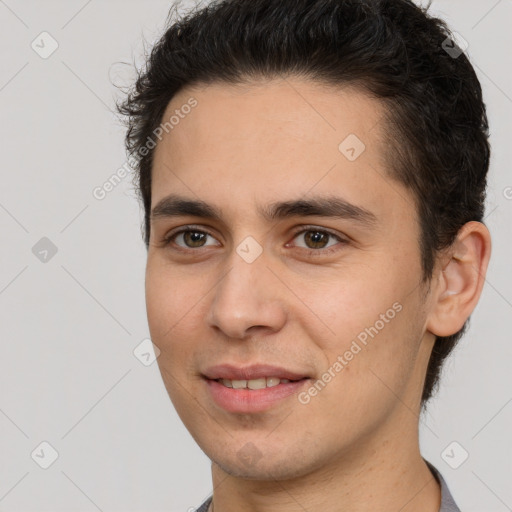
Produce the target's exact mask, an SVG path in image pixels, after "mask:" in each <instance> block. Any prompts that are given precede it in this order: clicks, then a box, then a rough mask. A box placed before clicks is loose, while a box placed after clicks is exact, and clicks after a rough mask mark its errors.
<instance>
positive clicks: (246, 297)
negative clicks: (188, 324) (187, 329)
mask: <svg viewBox="0 0 512 512" xmlns="http://www.w3.org/2000/svg"><path fill="white" fill-rule="evenodd" d="M264 254H265V253H262V254H261V255H260V256H259V257H258V258H257V259H256V260H255V261H253V262H252V263H248V262H246V261H244V259H242V258H241V257H240V256H239V255H238V254H237V253H236V252H235V251H233V255H232V257H231V258H230V260H229V263H228V270H227V271H226V274H225V275H224V277H222V278H221V280H220V281H219V283H218V284H217V286H216V287H215V290H214V292H213V298H212V302H211V304H210V308H209V311H208V314H207V322H208V324H209V326H210V327H212V328H214V329H218V330H220V331H222V333H223V334H224V335H225V336H226V337H228V338H230V339H244V338H246V337H248V336H251V335H256V334H260V331H261V333H265V332H267V333H273V332H277V331H279V330H280V329H281V328H282V327H283V325H284V324H285V322H286V308H285V303H284V298H285V290H283V285H282V283H281V282H280V281H279V280H278V279H277V278H276V276H275V275H274V274H273V273H272V271H271V270H270V269H269V268H267V263H268V262H267V261H266V258H265V256H264Z"/></svg>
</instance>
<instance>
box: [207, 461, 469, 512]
mask: <svg viewBox="0 0 512 512" xmlns="http://www.w3.org/2000/svg"><path fill="white" fill-rule="evenodd" d="M425 462H426V463H427V465H428V467H429V468H430V471H432V474H433V475H434V477H435V478H436V480H437V481H438V482H439V485H440V486H441V508H440V509H439V512H460V508H459V507H458V506H457V505H456V504H455V501H454V500H453V498H452V495H451V493H450V490H449V489H448V486H447V485H446V482H445V481H444V478H443V477H442V475H441V473H439V471H438V470H437V469H436V468H435V467H434V466H433V465H432V464H430V462H428V460H425ZM211 501H212V497H211V496H210V497H209V498H208V499H207V500H206V501H205V502H204V503H203V504H202V505H201V506H200V507H199V508H198V509H197V512H207V510H208V507H209V506H210V503H211Z"/></svg>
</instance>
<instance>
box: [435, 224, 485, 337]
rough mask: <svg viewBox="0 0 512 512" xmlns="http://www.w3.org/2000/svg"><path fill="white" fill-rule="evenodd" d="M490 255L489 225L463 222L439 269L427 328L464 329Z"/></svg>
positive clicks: (440, 330)
mask: <svg viewBox="0 0 512 512" xmlns="http://www.w3.org/2000/svg"><path fill="white" fill-rule="evenodd" d="M490 255H491V237H490V233H489V230H488V229H487V227H486V226H485V225H484V224H483V223H481V222H476V221H471V222H468V223H466V224H464V226H463V227H462V228H461V229H460V230H459V233H458V235H457V238H456V240H455V241H454V243H453V244H452V246H451V247H450V249H449V250H448V251H447V252H446V258H445V259H444V260H443V265H442V269H441V270H440V271H439V274H438V281H437V288H436V291H435V296H434V298H433V299H434V301H433V303H432V306H431V311H430V314H429V319H428V322H427V325H426V327H427V330H429V331H430V332H432V333H433V334H435V335H436V336H450V335H452V334H455V333H456V332H457V331H459V330H460V329H462V326H463V325H464V322H465V321H466V320H467V319H468V317H469V316H470V315H471V313H472V312H473V310H474V309H475V307H476V305H477V303H478V300H479V298H480V294H481V291H482V288H483V284H484V281H485V275H486V272H487V266H488V263H489V259H490Z"/></svg>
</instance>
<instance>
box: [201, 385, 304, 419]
mask: <svg viewBox="0 0 512 512" xmlns="http://www.w3.org/2000/svg"><path fill="white" fill-rule="evenodd" d="M307 382H309V379H302V380H298V381H293V382H285V383H282V384H278V385H277V386H272V387H270V388H263V389H233V388H228V387H226V386H224V384H221V383H220V382H217V381H216V380H211V379H206V384H207V386H208V389H209V391H210V394H211V396H212V398H213V401H214V402H215V403H216V404H217V405H218V406H219V407H222V408H223V409H225V410H226V411H228V412H238V413H251V412H261V411H265V410H267V409H270V408H271V407H272V406H274V405H276V404H277V403H278V402H279V401H280V400H283V399H285V398H287V397H289V396H290V395H293V394H296V393H297V392H298V391H299V390H300V389H301V388H302V387H303V386H305V385H306V383H307Z"/></svg>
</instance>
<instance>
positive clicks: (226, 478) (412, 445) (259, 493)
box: [212, 407, 441, 512]
mask: <svg viewBox="0 0 512 512" xmlns="http://www.w3.org/2000/svg"><path fill="white" fill-rule="evenodd" d="M401 410H402V412H401V414H400V416H402V417H401V418H399V420H400V422H401V423H399V424H401V427H402V428H401V429H399V430H397V429H396V422H395V421H393V422H392V423H393V427H394V428H389V429H388V432H386V431H380V432H379V435H378V436H371V438H367V439H363V440H361V443H360V445H359V446H358V447H356V448H353V449H351V450H350V451H349V452H348V451H347V452H344V453H340V454H333V458H332V460H331V461H329V462H328V463H327V464H323V465H322V466H321V467H320V468H319V469H317V470H313V471H308V472H306V470H305V471H304V473H303V474H301V475H300V476H294V477H293V478H290V479H280V480H274V479H271V478H269V479H268V480H265V481H261V480H250V479H247V478H239V477H236V476H231V475H229V474H228V473H227V472H226V471H224V470H223V469H222V468H221V467H219V466H218V465H217V464H215V463H213V464H212V480H213V488H214V492H213V504H214V512H270V511H272V512H292V511H296V510H298V509H299V508H300V509H304V510H308V511H309V512H324V511H325V510H336V511H339V512H343V511H347V512H348V511H350V512H368V511H369V510H379V512H396V511H397V510H400V512H439V508H440V504H441V491H440V487H439V484H438V483H437V481H436V480H435V478H434V476H433V475H432V473H431V472H430V469H429V468H428V466H427V465H426V463H425V461H424V460H423V458H422V457H421V454H420V451H419V443H418V421H417V418H416V417H415V416H414V414H413V413H411V410H408V409H407V408H405V407H401ZM395 419H396V418H395ZM407 432H409V435H407Z"/></svg>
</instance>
